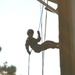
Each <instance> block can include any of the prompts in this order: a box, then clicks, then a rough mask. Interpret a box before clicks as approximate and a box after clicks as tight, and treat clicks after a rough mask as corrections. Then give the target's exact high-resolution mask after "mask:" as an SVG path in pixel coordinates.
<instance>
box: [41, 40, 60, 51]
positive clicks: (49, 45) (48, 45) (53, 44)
mask: <svg viewBox="0 0 75 75" xmlns="http://www.w3.org/2000/svg"><path fill="white" fill-rule="evenodd" d="M48 48H59V43H56V42H53V41H45V42H44V43H42V44H41V49H42V50H46V49H48Z"/></svg>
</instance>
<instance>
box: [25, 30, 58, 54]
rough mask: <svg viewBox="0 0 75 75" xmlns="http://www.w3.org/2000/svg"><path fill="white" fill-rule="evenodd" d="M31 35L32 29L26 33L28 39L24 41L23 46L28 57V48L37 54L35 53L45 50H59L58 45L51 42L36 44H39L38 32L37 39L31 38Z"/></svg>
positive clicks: (29, 52)
mask: <svg viewBox="0 0 75 75" xmlns="http://www.w3.org/2000/svg"><path fill="white" fill-rule="evenodd" d="M33 34H34V31H33V30H32V29H29V30H28V31H27V35H28V38H27V40H26V44H25V46H26V50H27V52H28V54H29V55H30V54H31V51H30V50H29V46H30V47H31V48H32V50H34V52H37V53H39V52H41V51H44V50H47V49H48V48H59V43H56V42H53V41H45V42H43V43H42V44H38V42H40V40H41V37H40V32H39V31H37V34H38V38H37V39H35V38H34V37H33Z"/></svg>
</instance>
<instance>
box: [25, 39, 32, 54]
mask: <svg viewBox="0 0 75 75" xmlns="http://www.w3.org/2000/svg"><path fill="white" fill-rule="evenodd" d="M25 47H26V50H27V52H28V54H29V55H30V54H31V52H30V51H29V41H28V39H27V40H26V44H25Z"/></svg>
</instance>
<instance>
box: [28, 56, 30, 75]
mask: <svg viewBox="0 0 75 75" xmlns="http://www.w3.org/2000/svg"><path fill="white" fill-rule="evenodd" d="M28 75H30V55H29V57H28Z"/></svg>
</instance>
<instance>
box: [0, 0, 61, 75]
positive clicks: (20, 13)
mask: <svg viewBox="0 0 75 75" xmlns="http://www.w3.org/2000/svg"><path fill="white" fill-rule="evenodd" d="M51 5H52V6H53V7H54V8H57V5H56V4H53V3H51ZM43 12H44V13H43V19H42V22H43V29H44V28H45V26H44V24H45V14H46V13H45V12H46V10H44V11H43ZM40 14H41V13H40V3H39V2H38V1H37V0H0V46H1V47H2V51H1V52H0V65H3V63H4V62H5V61H7V62H8V65H9V66H10V65H14V66H16V67H17V72H16V75H27V74H28V56H29V55H28V54H27V52H26V49H25V41H26V38H27V30H28V29H33V30H34V31H35V33H34V37H35V38H36V37H37V31H38V27H39V22H40ZM47 14H48V17H47V31H46V39H45V40H52V41H55V42H59V26H58V25H59V24H58V15H57V14H55V13H52V12H49V11H48V12H47ZM42 35H44V31H43V34H42ZM59 56H60V54H59V49H51V48H50V49H47V50H46V51H45V56H44V64H45V65H44V75H50V74H52V75H60V60H59V59H60V57H59ZM41 68H42V52H41V53H35V52H34V51H32V53H31V56H30V75H35V74H36V75H38V74H39V75H42V69H41Z"/></svg>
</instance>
